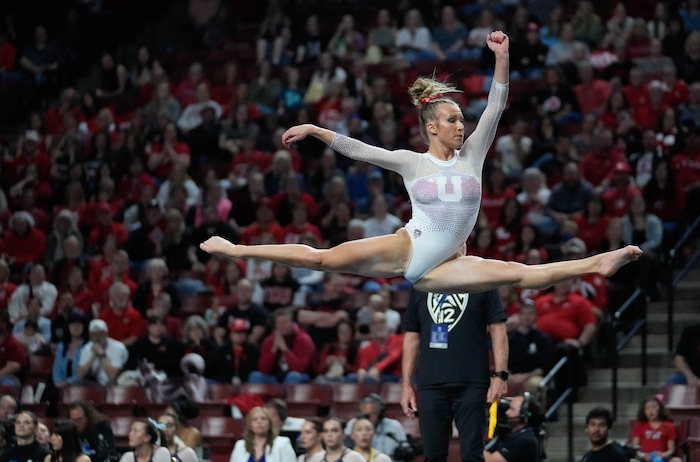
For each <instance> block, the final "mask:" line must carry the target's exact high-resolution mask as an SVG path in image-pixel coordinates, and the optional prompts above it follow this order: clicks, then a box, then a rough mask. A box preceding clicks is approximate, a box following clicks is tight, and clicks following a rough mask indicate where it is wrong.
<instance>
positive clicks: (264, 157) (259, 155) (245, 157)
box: [231, 151, 272, 176]
mask: <svg viewBox="0 0 700 462" xmlns="http://www.w3.org/2000/svg"><path fill="white" fill-rule="evenodd" d="M271 163H272V156H270V154H268V153H266V152H263V151H253V152H249V153H238V154H236V155H235V156H233V160H232V161H231V172H233V173H235V174H236V176H246V175H247V174H248V170H249V169H250V167H252V166H256V167H258V168H259V169H260V171H261V172H264V171H266V170H267V169H268V167H269V166H270V164H271Z"/></svg>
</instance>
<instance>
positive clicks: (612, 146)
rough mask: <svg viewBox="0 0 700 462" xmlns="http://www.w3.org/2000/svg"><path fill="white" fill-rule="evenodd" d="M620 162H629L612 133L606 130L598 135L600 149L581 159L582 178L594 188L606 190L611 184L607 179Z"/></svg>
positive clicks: (586, 154)
mask: <svg viewBox="0 0 700 462" xmlns="http://www.w3.org/2000/svg"><path fill="white" fill-rule="evenodd" d="M618 162H627V160H626V159H625V154H624V152H623V151H622V150H620V149H619V147H618V146H617V145H616V143H615V138H614V136H613V133H612V131H611V130H609V129H607V128H606V129H604V130H601V132H600V134H599V135H598V149H595V150H593V151H591V152H588V153H585V154H584V155H583V156H582V157H581V164H580V168H581V176H582V177H583V179H585V180H586V181H588V182H589V183H590V184H592V185H593V186H594V187H596V188H598V189H599V190H604V189H605V188H606V187H607V186H608V184H609V183H610V180H609V179H608V178H607V177H608V175H609V173H610V171H611V170H612V169H613V167H614V166H615V165H616V164H617V163H618Z"/></svg>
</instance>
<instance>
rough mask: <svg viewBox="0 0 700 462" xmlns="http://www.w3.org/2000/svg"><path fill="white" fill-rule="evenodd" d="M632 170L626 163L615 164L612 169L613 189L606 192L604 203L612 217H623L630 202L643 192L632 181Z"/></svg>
mask: <svg viewBox="0 0 700 462" xmlns="http://www.w3.org/2000/svg"><path fill="white" fill-rule="evenodd" d="M631 173H632V168H631V167H630V166H629V164H628V163H627V162H626V161H620V162H617V163H615V166H614V167H613V169H612V174H613V181H612V183H613V184H612V188H610V189H608V190H607V191H605V193H604V194H603V201H604V202H605V210H606V211H607V213H608V215H610V216H611V217H621V216H623V215H625V214H626V213H627V211H628V210H629V204H630V201H631V200H632V198H633V197H634V196H639V195H640V194H641V191H640V190H639V189H638V188H637V187H636V186H635V185H634V183H633V182H632V181H631V178H630V174H631Z"/></svg>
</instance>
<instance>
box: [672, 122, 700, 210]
mask: <svg viewBox="0 0 700 462" xmlns="http://www.w3.org/2000/svg"><path fill="white" fill-rule="evenodd" d="M671 166H672V169H673V173H674V174H675V176H676V180H677V181H678V185H679V186H680V187H681V188H682V189H683V191H684V192H685V199H686V201H685V203H686V207H685V212H684V215H685V218H686V220H688V223H692V221H693V220H695V218H697V217H698V215H700V127H695V128H693V129H692V130H691V131H690V133H688V136H687V138H686V145H685V149H684V150H683V152H681V153H680V154H677V155H675V156H673V158H672V159H671Z"/></svg>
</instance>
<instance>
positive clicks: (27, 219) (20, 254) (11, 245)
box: [5, 211, 46, 270]
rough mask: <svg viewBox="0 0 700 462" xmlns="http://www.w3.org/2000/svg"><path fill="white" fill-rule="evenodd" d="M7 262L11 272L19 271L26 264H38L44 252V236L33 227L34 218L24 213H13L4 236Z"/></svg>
mask: <svg viewBox="0 0 700 462" xmlns="http://www.w3.org/2000/svg"><path fill="white" fill-rule="evenodd" d="M5 249H6V252H7V257H6V259H7V261H8V263H9V264H10V268H12V269H13V270H21V269H22V268H24V266H25V265H26V264H27V263H40V262H41V261H43V258H44V251H45V250H46V236H45V235H44V233H42V232H41V231H39V230H38V229H36V228H35V227H34V218H33V217H32V216H31V215H30V214H29V213H28V212H24V211H19V212H15V213H14V214H13V215H12V218H11V219H10V229H9V230H8V231H7V233H6V234H5Z"/></svg>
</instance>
